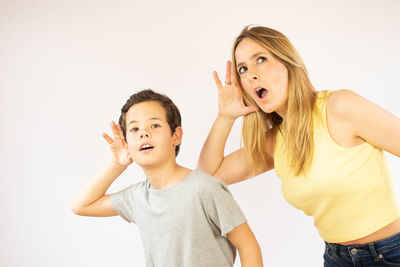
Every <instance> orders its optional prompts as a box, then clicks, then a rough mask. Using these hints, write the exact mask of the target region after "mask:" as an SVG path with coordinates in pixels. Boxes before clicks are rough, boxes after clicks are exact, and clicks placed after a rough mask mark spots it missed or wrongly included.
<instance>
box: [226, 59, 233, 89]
mask: <svg viewBox="0 0 400 267" xmlns="http://www.w3.org/2000/svg"><path fill="white" fill-rule="evenodd" d="M225 83H226V84H229V85H231V84H232V63H231V62H230V61H229V60H228V61H227V62H226V71H225Z"/></svg>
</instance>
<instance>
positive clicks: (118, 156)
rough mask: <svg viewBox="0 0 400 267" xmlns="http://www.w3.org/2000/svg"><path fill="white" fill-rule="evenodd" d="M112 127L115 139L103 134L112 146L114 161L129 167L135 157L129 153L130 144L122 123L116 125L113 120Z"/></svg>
mask: <svg viewBox="0 0 400 267" xmlns="http://www.w3.org/2000/svg"><path fill="white" fill-rule="evenodd" d="M110 125H111V129H112V132H113V135H114V139H112V138H111V137H110V136H108V135H107V134H106V133H103V134H102V136H103V137H104V139H106V141H107V143H108V144H109V146H110V150H111V156H112V162H113V163H114V164H117V165H121V166H124V167H127V166H128V165H129V164H131V163H132V162H133V159H132V157H131V155H130V153H129V150H128V145H127V144H126V142H125V140H124V135H123V133H122V129H121V125H119V124H118V125H116V124H115V122H113V121H112V122H111V124H110Z"/></svg>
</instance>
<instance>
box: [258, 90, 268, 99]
mask: <svg viewBox="0 0 400 267" xmlns="http://www.w3.org/2000/svg"><path fill="white" fill-rule="evenodd" d="M267 93H268V91H267V89H265V88H258V89H257V91H256V94H257V96H258V97H259V98H261V99H262V98H264V97H265V96H266V95H267Z"/></svg>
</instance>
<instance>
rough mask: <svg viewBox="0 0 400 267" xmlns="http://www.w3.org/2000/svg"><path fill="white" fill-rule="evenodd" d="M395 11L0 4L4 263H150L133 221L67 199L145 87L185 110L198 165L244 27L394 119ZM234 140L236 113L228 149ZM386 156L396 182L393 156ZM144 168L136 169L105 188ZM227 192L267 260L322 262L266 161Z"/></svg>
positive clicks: (374, 7)
mask: <svg viewBox="0 0 400 267" xmlns="http://www.w3.org/2000/svg"><path fill="white" fill-rule="evenodd" d="M399 11H400V1H398V0H379V1H378V0H376V1H373V0H369V1H365V0H363V1H361V0H360V1H348V0H346V1H343V0H342V1H318V0H306V1H304V0H303V1H288V0H280V1H267V0H263V1H255V0H247V1H233V0H229V1H228V0H222V1H209V0H203V1H193V2H192V1H178V0H172V1H161V0H160V1H137V0H136V1H127V0H114V1H109V0H103V1H98V0H97V1H95V0H79V1H78V0H70V1H60V0H37V1H31V0H12V1H11V0H0V88H1V98H0V119H1V121H0V122H1V125H2V126H1V127H2V130H1V133H0V134H1V136H0V137H1V138H0V144H1V149H0V153H1V154H0V157H1V158H0V164H1V179H0V203H1V204H0V205H1V206H0V209H1V220H0V229H1V230H0V231H1V232H0V236H1V238H0V266H17V267H25V266H27V267H28V266H29V267H31V266H38V267H39V266H40V267H47V266H48V267H50V266H51V267H53V266H58V267H70V266H77V267H80V266H86V267H91V266H96V267H101V266H121V267H123V266H144V260H143V251H142V246H141V242H140V238H139V235H138V230H137V228H136V226H135V225H134V224H128V223H126V222H125V221H123V220H122V219H121V218H118V217H114V218H87V217H79V216H76V215H74V214H73V213H72V212H71V211H70V210H69V208H68V205H69V201H70V200H71V198H72V196H73V195H74V194H75V193H76V192H77V191H78V189H79V188H80V186H82V184H83V183H84V182H85V181H86V180H87V179H88V178H89V177H90V176H91V175H93V174H94V173H95V172H96V171H97V170H98V169H100V168H101V167H102V166H103V165H104V164H106V162H107V161H108V160H109V158H110V157H109V153H108V147H107V145H106V143H105V141H104V140H103V139H102V137H101V132H102V131H107V132H110V131H109V129H108V127H109V121H111V120H117V119H118V116H119V109H120V108H121V106H122V105H123V104H124V102H125V100H126V99H127V98H128V97H129V96H130V95H131V94H132V93H133V92H135V91H137V90H141V89H144V88H152V89H154V90H156V91H160V92H162V93H165V94H167V95H169V96H170V97H171V98H172V99H173V100H174V101H175V103H176V104H177V105H178V107H179V108H180V110H181V113H182V115H183V128H184V132H185V134H184V140H183V144H182V148H181V149H182V150H181V154H180V155H179V156H178V161H179V163H181V164H183V165H185V166H187V167H190V168H194V167H195V166H196V161H197V158H198V155H199V152H200V149H201V146H202V143H203V142H204V139H205V137H206V135H207V133H208V131H209V129H210V127H211V124H212V123H213V120H214V118H215V116H216V113H217V93H216V87H215V85H214V84H213V80H212V75H211V72H212V71H213V70H214V69H216V70H217V71H219V73H220V74H223V72H224V67H225V61H226V60H227V59H229V58H230V53H231V45H232V43H233V40H234V38H235V36H236V35H237V34H238V33H239V32H240V31H241V29H242V28H243V27H244V26H245V25H248V24H261V25H265V26H268V27H272V28H275V29H277V30H279V31H281V32H283V33H284V34H286V35H287V36H288V38H289V39H290V40H291V41H292V42H293V44H294V45H295V47H296V48H297V49H298V51H299V52H300V54H301V55H302V57H303V59H304V61H305V64H306V66H308V70H309V72H310V76H311V79H312V82H313V84H314V85H315V87H316V88H317V89H318V90H323V89H329V90H331V89H341V88H348V89H352V90H354V91H356V92H357V93H359V94H361V95H362V96H365V97H367V98H368V99H370V100H372V101H373V102H375V103H377V104H379V105H381V106H383V107H384V108H386V109H387V110H389V111H390V112H392V113H393V114H395V115H396V116H398V117H400V106H399V104H398V101H399V98H400V86H399V83H398V79H399V75H400V73H399V69H400V52H399V47H400V31H399V29H400V19H399V16H398V13H399ZM371 127H374V125H373V124H372V123H371ZM239 139H240V122H238V123H237V124H235V127H234V129H233V133H232V135H231V137H230V139H229V140H228V144H227V148H226V150H227V152H230V151H233V150H234V149H236V148H238V146H239ZM389 162H390V164H391V167H392V170H393V174H394V180H395V184H396V188H397V192H398V191H399V188H400V187H399V185H400V177H399V176H400V167H399V165H400V160H399V159H398V158H396V157H394V156H391V155H389ZM143 178H144V176H143V174H142V172H141V171H140V169H139V168H138V167H137V166H132V167H131V168H130V169H129V170H128V171H127V172H126V173H124V174H123V176H122V177H120V178H119V179H118V180H117V181H116V182H115V183H114V184H113V185H112V187H111V188H110V192H113V191H116V190H119V189H121V188H123V187H125V186H127V185H129V184H131V183H134V182H137V181H139V180H140V179H143ZM230 188H231V190H232V192H233V194H234V196H235V198H236V199H237V201H238V202H239V204H240V205H241V207H242V209H243V211H244V213H245V214H246V216H247V218H248V220H249V223H250V225H251V226H252V228H253V230H254V232H255V234H256V236H257V238H258V241H259V242H260V245H261V247H262V251H263V256H264V262H265V266H274V267H281V266H304V267H314V266H322V254H323V241H322V240H321V239H320V237H319V236H318V233H317V231H316V230H315V228H314V227H313V223H312V218H310V217H307V216H305V215H304V214H303V213H302V212H300V211H298V210H296V209H295V208H293V207H291V206H289V205H288V204H287V203H286V202H285V200H284V199H283V197H282V194H281V191H280V181H279V179H278V178H277V177H276V175H275V173H274V172H273V171H271V172H269V173H266V174H263V175H260V176H258V177H256V178H254V179H251V180H248V181H246V182H242V183H240V184H237V185H233V186H231V187H230ZM360 205H362V203H360ZM235 266H239V260H238V261H237V262H236V265H235Z"/></svg>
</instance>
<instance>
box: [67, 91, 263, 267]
mask: <svg viewBox="0 0 400 267" xmlns="http://www.w3.org/2000/svg"><path fill="white" fill-rule="evenodd" d="M111 128H112V132H113V135H114V139H112V138H111V137H109V136H108V135H107V134H104V133H103V137H104V138H105V139H106V141H107V142H108V144H109V146H110V149H111V153H112V161H111V162H110V163H109V164H108V165H107V166H106V167H105V168H104V169H103V170H102V171H100V173H98V174H97V175H95V176H94V177H93V178H92V179H91V180H89V182H88V183H87V184H86V185H85V186H84V187H83V188H82V189H81V191H80V192H79V193H78V194H77V195H76V196H75V198H74V199H73V200H72V202H71V209H72V211H73V212H74V213H76V214H78V215H84V216H115V215H119V216H121V217H122V218H123V219H125V220H126V221H128V222H134V223H136V224H137V225H138V227H139V231H140V234H141V237H142V242H143V243H144V250H145V258H146V265H147V266H157V267H158V266H171V267H179V266H190V267H195V266H199V267H208V266H209V267H223V266H233V263H234V260H235V256H236V249H238V251H239V256H240V260H241V263H242V266H262V258H261V251H260V248H259V245H258V243H257V241H256V239H255V237H254V235H253V233H252V231H251V229H250V228H249V226H248V225H247V223H246V219H245V217H244V216H243V214H242V212H241V211H240V209H239V207H238V205H237V204H236V202H235V201H234V199H233V197H232V196H231V194H230V192H229V190H228V188H227V187H226V186H225V184H223V182H221V181H220V180H219V179H216V178H214V177H211V176H209V175H207V174H205V173H204V172H202V171H201V170H194V171H192V170H189V169H187V168H185V167H182V166H180V165H178V164H177V163H176V159H175V157H176V156H177V154H178V152H179V145H180V143H181V140H182V133H183V132H182V127H181V117H180V113H179V110H178V108H177V107H176V106H175V104H174V103H173V102H172V101H171V100H170V99H169V98H168V97H166V96H164V95H160V94H158V93H155V92H154V91H152V90H144V91H140V92H138V93H136V94H134V95H132V96H131V97H130V99H128V101H127V102H126V104H125V105H124V106H123V108H122V109H121V116H120V119H119V125H118V126H117V125H115V123H111ZM133 161H135V162H136V164H137V165H139V166H140V167H142V169H143V171H144V173H145V175H146V178H147V179H146V181H143V182H139V183H137V184H134V185H131V186H130V187H128V188H126V189H124V190H122V191H120V192H117V193H113V194H111V195H108V194H105V192H106V191H107V189H108V188H109V187H110V185H111V184H112V182H113V181H114V180H115V179H116V178H117V177H118V176H119V175H120V174H121V173H122V172H123V171H124V170H125V169H126V168H127V166H128V165H129V164H131V163H132V162H133ZM235 248H236V249H235Z"/></svg>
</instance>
